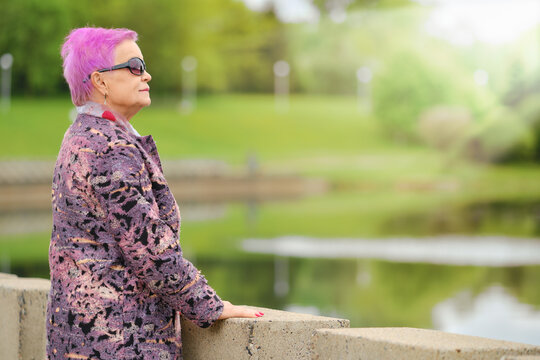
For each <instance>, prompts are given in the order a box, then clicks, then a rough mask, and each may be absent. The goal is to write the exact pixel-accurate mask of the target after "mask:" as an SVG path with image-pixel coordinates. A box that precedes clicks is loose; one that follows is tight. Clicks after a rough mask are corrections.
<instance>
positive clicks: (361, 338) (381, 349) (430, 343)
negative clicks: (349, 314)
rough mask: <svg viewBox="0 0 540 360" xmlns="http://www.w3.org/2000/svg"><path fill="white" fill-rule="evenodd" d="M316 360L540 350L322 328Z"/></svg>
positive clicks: (428, 334)
mask: <svg viewBox="0 0 540 360" xmlns="http://www.w3.org/2000/svg"><path fill="white" fill-rule="evenodd" d="M312 351H313V356H312V359H380V360H386V359H418V360H424V359H426V360H427V359H445V360H454V359H496V360H499V359H501V357H503V356H508V355H540V347H537V346H533V345H526V344H520V343H514V342H509V341H499V340H492V339H486V338H481V337H476V336H466V335H458V334H450V333H445V332H442V331H435V330H426V329H412V328H362V329H321V330H317V331H316V332H315V335H314V338H313V348H312Z"/></svg>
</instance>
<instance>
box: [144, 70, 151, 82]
mask: <svg viewBox="0 0 540 360" xmlns="http://www.w3.org/2000/svg"><path fill="white" fill-rule="evenodd" d="M142 80H143V81H144V82H149V81H150V80H152V75H150V73H149V72H148V71H146V70H144V74H143V75H142Z"/></svg>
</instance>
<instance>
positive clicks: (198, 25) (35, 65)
mask: <svg viewBox="0 0 540 360" xmlns="http://www.w3.org/2000/svg"><path fill="white" fill-rule="evenodd" d="M0 5H1V8H2V13H1V22H0V30H1V34H2V35H1V36H0V52H1V53H5V52H11V53H12V54H13V56H14V59H15V62H14V68H13V80H14V81H13V89H14V92H15V93H19V94H21V93H24V94H35V95H40V94H53V93H57V92H59V91H65V90H66V89H67V86H66V85H65V84H64V81H63V79H62V74H61V58H60V54H59V52H60V46H61V44H62V41H63V38H64V37H65V36H66V35H67V34H68V33H69V31H70V29H72V28H75V27H82V26H102V27H127V28H131V29H133V30H135V31H137V32H138V33H139V44H140V47H141V49H142V50H143V53H144V54H145V59H146V62H147V64H148V67H149V70H150V72H151V74H152V76H153V78H154V84H155V86H154V87H153V90H154V91H156V90H157V91H158V92H171V91H172V92H176V91H178V90H179V89H180V84H181V67H180V64H181V60H182V58H183V57H184V56H186V55H191V56H194V57H195V58H197V61H198V74H197V78H198V87H199V89H200V90H202V91H221V90H242V91H263V90H264V91H271V90H272V84H273V75H272V72H271V68H272V64H273V62H274V61H276V60H278V59H280V58H282V57H283V54H284V49H285V45H284V43H285V41H286V39H285V36H284V35H283V32H282V31H281V30H280V29H281V26H282V25H281V24H280V23H279V22H278V21H277V20H276V19H275V17H274V16H273V15H272V14H269V13H255V12H251V11H250V10H249V9H247V8H246V6H245V5H244V4H243V3H242V2H239V1H234V0H229V1H218V0H203V1H189V0H182V1H174V0H162V1H158V2H148V1H141V0H131V1H127V0H111V1H105V0H95V1H90V0H81V1H77V2H69V1H68V0H51V1H47V2H39V1H37V0H20V1H16V2H15V1H9V0H0Z"/></svg>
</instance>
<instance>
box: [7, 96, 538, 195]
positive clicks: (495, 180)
mask: <svg viewBox="0 0 540 360" xmlns="http://www.w3.org/2000/svg"><path fill="white" fill-rule="evenodd" d="M72 109H73V105H72V104H71V102H70V99H69V97H68V96H67V95H66V96H65V97H63V98H48V99H43V98H39V99H34V98H15V99H13V101H12V108H11V112H10V113H8V114H2V117H1V119H2V120H1V121H0V133H2V134H7V136H4V137H3V142H2V146H1V147H0V159H2V158H3V159H13V158H48V159H54V158H56V155H57V153H58V149H59V147H60V143H61V141H62V137H63V134H64V132H65V130H66V129H67V127H68V126H69V125H70V120H69V112H70V110H72ZM132 123H133V124H134V126H135V127H136V128H137V129H138V131H139V132H140V133H141V134H152V135H153V137H154V139H155V140H156V143H157V145H158V149H159V152H160V154H161V157H162V158H163V159H177V158H211V159H220V160H224V161H226V162H228V163H229V164H231V165H232V166H233V168H237V169H242V168H243V166H244V164H245V162H246V159H247V157H248V155H250V154H254V155H256V157H257V159H258V160H259V163H260V166H261V169H262V171H266V172H270V173H288V174H290V173H293V174H301V175H309V176H322V177H325V178H328V179H330V180H334V181H336V182H338V183H339V182H345V183H349V184H350V183H357V184H358V183H360V184H361V185H362V186H366V187H368V188H371V189H373V188H375V189H380V188H382V189H385V190H386V189H388V188H389V187H390V188H394V187H395V186H399V184H405V185H404V186H405V187H407V186H408V185H411V184H412V185H411V186H412V188H418V187H420V188H421V187H422V186H427V187H429V184H430V183H442V184H450V186H458V187H459V188H460V189H464V188H469V187H470V186H473V185H474V184H475V183H476V182H477V181H479V182H480V183H481V186H479V187H480V189H475V190H474V191H475V192H476V191H478V190H479V191H481V192H484V191H488V192H490V193H495V194H499V193H500V192H503V193H504V192H512V193H521V192H524V193H528V194H531V192H533V193H535V194H538V193H539V192H540V186H537V185H536V181H533V180H532V179H534V178H537V176H538V175H540V167H534V166H527V165H525V166H486V165H482V166H480V165H478V164H471V163H468V162H465V161H461V160H459V159H455V158H450V157H449V155H447V154H444V153H441V152H438V151H436V150H434V149H431V148H428V147H426V146H422V145H404V144H396V143H395V142H392V141H390V140H389V138H388V137H387V136H385V134H384V133H383V131H382V130H381V126H380V124H379V122H378V121H377V119H375V118H373V117H370V116H363V115H361V114H360V113H358V110H357V103H356V99H355V98H354V97H337V96H304V95H294V96H292V97H291V99H290V108H289V111H288V112H286V113H280V112H276V110H275V107H274V100H273V97H272V96H271V95H242V94H240V95H238V94H236V95H214V96H203V97H200V98H199V99H198V103H197V108H196V110H195V111H194V112H192V113H190V114H182V113H181V112H180V111H179V101H177V100H172V99H170V98H169V99H163V98H157V99H154V103H153V104H152V106H150V107H149V108H146V109H143V110H142V111H141V112H140V113H139V114H137V116H136V117H135V118H134V119H133V120H132ZM516 181H517V182H518V183H519V186H516ZM422 184H423V185H422ZM452 184H454V185H452ZM501 186H502V187H501Z"/></svg>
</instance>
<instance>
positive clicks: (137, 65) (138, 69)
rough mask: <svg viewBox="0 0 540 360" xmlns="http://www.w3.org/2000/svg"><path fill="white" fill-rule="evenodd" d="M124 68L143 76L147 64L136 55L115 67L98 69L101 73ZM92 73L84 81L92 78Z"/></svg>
mask: <svg viewBox="0 0 540 360" xmlns="http://www.w3.org/2000/svg"><path fill="white" fill-rule="evenodd" d="M124 68H128V69H129V72H130V73H132V74H133V75H137V76H142V74H144V72H145V70H146V64H145V63H144V60H143V59H140V58H138V57H134V58H131V59H129V60H128V61H126V62H125V63H122V64H118V65H114V66H113V67H110V68H105V69H99V70H96V71H97V72H100V73H101V72H106V71H113V70H118V69H124ZM90 75H92V74H89V75H88V77H87V78H86V79H84V80H83V82H87V81H88V79H90Z"/></svg>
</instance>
